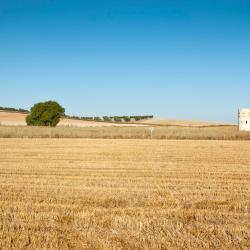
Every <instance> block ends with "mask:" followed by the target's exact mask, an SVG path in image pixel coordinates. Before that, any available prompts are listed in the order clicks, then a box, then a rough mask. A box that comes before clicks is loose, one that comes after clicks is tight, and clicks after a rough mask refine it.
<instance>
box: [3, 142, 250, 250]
mask: <svg viewBox="0 0 250 250" xmlns="http://www.w3.org/2000/svg"><path fill="white" fill-rule="evenodd" d="M249 152H250V142H248V141H205V140H200V141H193V140H182V141H177V140H126V139H124V140H110V139H107V140H102V139H0V188H1V192H0V206H1V207H0V208H1V213H0V249H249V248H250V195H249V194H250V154H249Z"/></svg>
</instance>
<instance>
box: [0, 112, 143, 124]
mask: <svg viewBox="0 0 250 250" xmlns="http://www.w3.org/2000/svg"><path fill="white" fill-rule="evenodd" d="M27 114H28V113H22V112H17V111H3V110H0V125H6V126H26V122H25V118H26V116H27ZM58 126H65V127H69V126H73V127H117V126H119V127H120V126H122V127H131V126H132V127H134V126H137V127H141V126H146V125H143V124H134V123H127V124H125V123H112V122H102V121H83V120H77V119H72V118H71V119H69V118H63V119H61V121H60V123H59V125H58Z"/></svg>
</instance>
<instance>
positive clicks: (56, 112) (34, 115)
mask: <svg viewBox="0 0 250 250" xmlns="http://www.w3.org/2000/svg"><path fill="white" fill-rule="evenodd" d="M64 112H65V109H64V108H63V107H62V106H61V105H60V104H58V103H57V102H55V101H47V102H39V103H37V104H35V105H34V106H33V107H32V108H31V112H30V115H28V116H27V117H26V123H27V125H29V126H50V127H55V126H56V125H57V124H58V123H59V121H60V118H61V117H62V116H64V115H65V114H64Z"/></svg>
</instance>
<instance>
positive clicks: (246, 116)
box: [239, 109, 250, 131]
mask: <svg viewBox="0 0 250 250" xmlns="http://www.w3.org/2000/svg"><path fill="white" fill-rule="evenodd" d="M239 130H240V131H250V109H240V110H239Z"/></svg>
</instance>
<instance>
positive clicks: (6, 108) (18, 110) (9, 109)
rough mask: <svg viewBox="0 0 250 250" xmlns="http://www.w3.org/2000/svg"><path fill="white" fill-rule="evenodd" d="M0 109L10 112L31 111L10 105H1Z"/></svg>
mask: <svg viewBox="0 0 250 250" xmlns="http://www.w3.org/2000/svg"><path fill="white" fill-rule="evenodd" d="M0 110H2V111H10V112H20V113H29V110H27V109H15V108H9V107H0Z"/></svg>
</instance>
